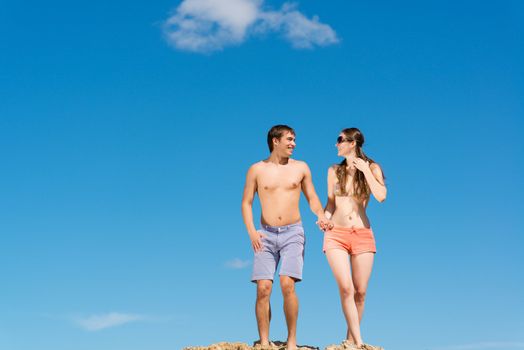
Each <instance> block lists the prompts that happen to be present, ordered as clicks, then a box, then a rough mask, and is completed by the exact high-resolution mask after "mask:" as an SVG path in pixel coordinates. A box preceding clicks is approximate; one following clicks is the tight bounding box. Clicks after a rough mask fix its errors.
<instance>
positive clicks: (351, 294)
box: [323, 128, 387, 349]
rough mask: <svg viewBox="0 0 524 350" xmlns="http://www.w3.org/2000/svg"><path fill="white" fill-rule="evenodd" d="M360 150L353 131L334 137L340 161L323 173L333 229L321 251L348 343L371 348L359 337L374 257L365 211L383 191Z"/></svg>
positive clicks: (372, 166)
mask: <svg viewBox="0 0 524 350" xmlns="http://www.w3.org/2000/svg"><path fill="white" fill-rule="evenodd" d="M363 145H364V135H363V134H362V132H360V130H359V129H357V128H348V129H344V130H342V131H341V133H340V135H339V136H338V138H337V144H336V147H337V149H338V155H339V156H340V157H344V160H343V161H342V162H341V163H340V164H337V165H334V166H332V167H330V168H329V170H328V200H327V204H326V207H325V214H326V217H327V218H328V219H330V220H331V222H332V223H333V225H334V226H333V227H332V228H331V229H327V230H326V231H325V234H324V247H323V250H324V253H325V254H326V257H327V260H328V262H329V266H330V267H331V270H332V271H333V275H334V277H335V280H336V281H337V284H338V288H339V292H340V300H341V303H342V310H343V311H344V316H345V317H346V322H347V325H348V330H347V334H346V338H347V341H349V342H350V343H353V344H354V346H355V347H357V348H362V349H373V348H374V347H371V346H369V345H366V344H364V343H363V341H362V337H361V335H360V321H361V320H362V313H363V312H364V299H365V296H366V289H367V286H368V281H369V277H370V275H371V269H372V267H373V259H374V256H375V253H376V248H375V238H374V236H373V231H372V230H371V225H370V223H369V219H368V217H367V215H366V207H367V204H368V202H369V198H370V195H371V194H373V196H374V197H375V198H376V199H377V200H378V201H379V202H383V201H384V200H385V199H386V192H387V190H386V186H385V184H384V175H383V174H382V170H381V168H380V166H379V165H378V164H377V163H375V162H374V161H373V160H372V159H371V158H368V157H367V156H366V155H365V154H364V152H363V151H362V146H363ZM346 343H347V342H346Z"/></svg>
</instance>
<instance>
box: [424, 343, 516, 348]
mask: <svg viewBox="0 0 524 350" xmlns="http://www.w3.org/2000/svg"><path fill="white" fill-rule="evenodd" d="M483 349H497V350H503V349H504V350H505V349H524V342H481V343H472V344H463V345H451V346H444V347H438V348H434V349H433V350H483Z"/></svg>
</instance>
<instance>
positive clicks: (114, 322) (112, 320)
mask: <svg viewBox="0 0 524 350" xmlns="http://www.w3.org/2000/svg"><path fill="white" fill-rule="evenodd" d="M145 318H146V317H145V316H142V315H133V314H121V313H117V312H111V313H107V314H102V315H92V316H88V317H75V318H73V322H74V323H75V324H76V325H78V326H80V327H81V328H83V329H85V330H86V331H99V330H101V329H105V328H111V327H116V326H120V325H123V324H125V323H130V322H135V321H141V320H144V319H145Z"/></svg>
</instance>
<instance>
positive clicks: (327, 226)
mask: <svg viewBox="0 0 524 350" xmlns="http://www.w3.org/2000/svg"><path fill="white" fill-rule="evenodd" d="M316 224H317V226H318V228H319V229H321V230H322V231H329V230H331V229H332V228H333V227H334V226H335V225H334V224H333V222H331V220H328V219H327V218H326V217H325V216H319V217H318V220H317V222H316Z"/></svg>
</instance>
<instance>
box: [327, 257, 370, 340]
mask: <svg viewBox="0 0 524 350" xmlns="http://www.w3.org/2000/svg"><path fill="white" fill-rule="evenodd" d="M326 257H327V260H328V263H329V266H330V267H331V271H333V275H334V276H335V280H336V281H337V284H338V289H339V292H340V301H341V304H342V311H343V312H344V316H345V317H346V322H347V324H348V332H347V334H346V337H347V339H350V338H351V339H353V341H354V343H355V344H357V346H360V345H361V344H362V338H361V337H360V324H359V320H358V310H357V307H356V305H355V289H354V287H353V281H352V280H351V268H350V266H349V258H348V253H347V252H346V251H344V250H341V249H329V250H327V251H326Z"/></svg>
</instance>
